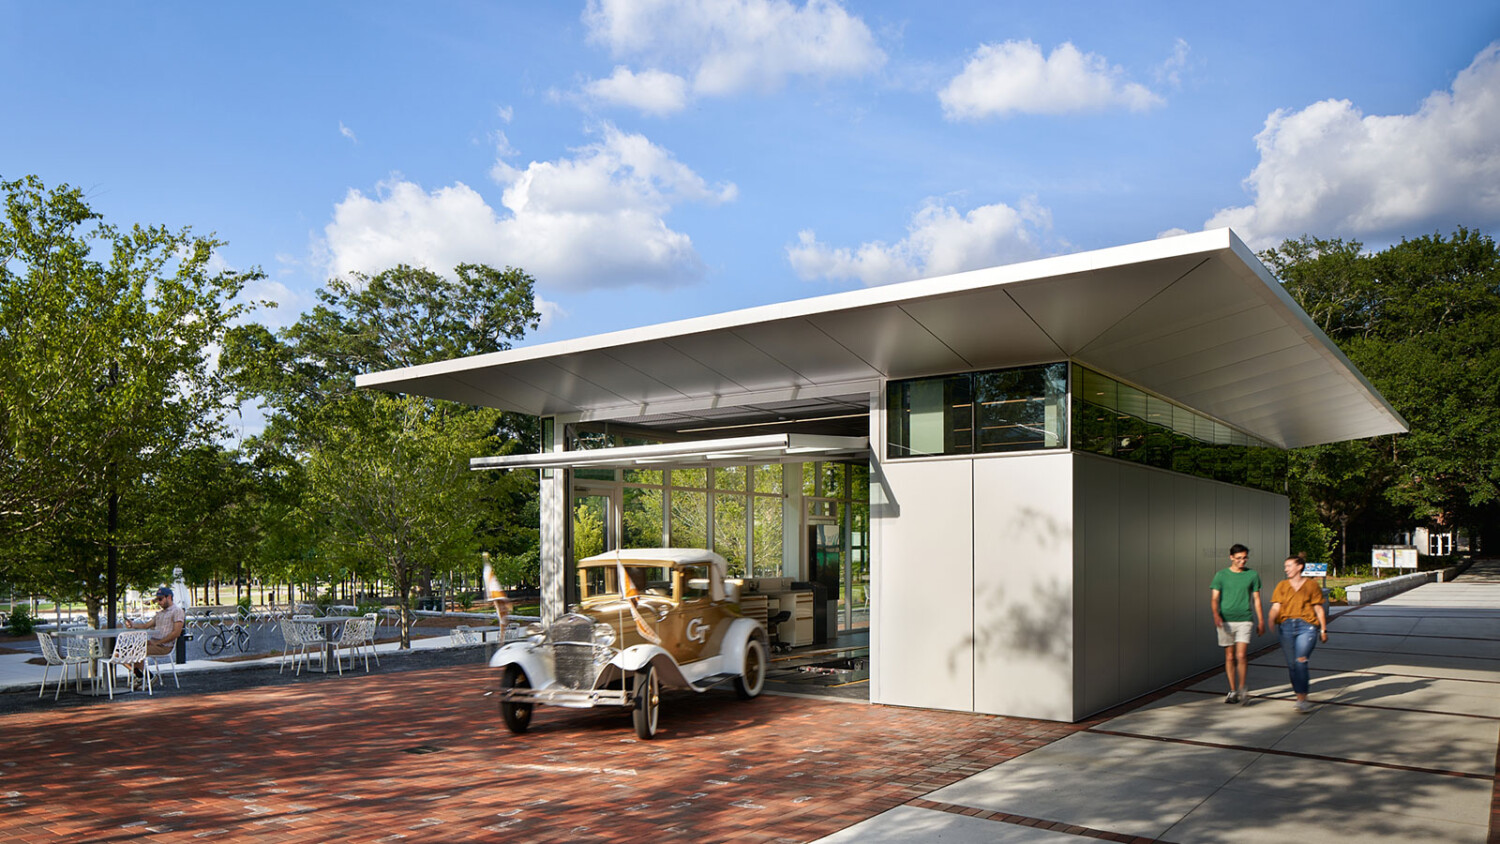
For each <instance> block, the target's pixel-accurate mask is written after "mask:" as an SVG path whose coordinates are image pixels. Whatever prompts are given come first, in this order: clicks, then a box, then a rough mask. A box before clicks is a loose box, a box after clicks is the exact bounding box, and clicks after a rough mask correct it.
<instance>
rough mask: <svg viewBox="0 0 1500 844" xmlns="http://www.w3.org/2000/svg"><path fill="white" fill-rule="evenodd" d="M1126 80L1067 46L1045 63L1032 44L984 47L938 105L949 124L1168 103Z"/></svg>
mask: <svg viewBox="0 0 1500 844" xmlns="http://www.w3.org/2000/svg"><path fill="white" fill-rule="evenodd" d="M1124 76H1125V72H1124V70H1122V69H1121V68H1119V67H1111V66H1110V65H1109V63H1108V62H1107V61H1105V59H1104V57H1103V56H1098V55H1095V54H1093V53H1081V52H1079V51H1078V48H1077V47H1074V46H1073V45H1072V44H1070V43H1067V42H1064V43H1063V44H1061V45H1059V46H1058V47H1057V49H1055V50H1053V51H1052V55H1050V56H1046V57H1044V56H1043V55H1042V48H1041V47H1039V46H1037V45H1036V44H1035V43H1033V42H1031V41H1006V42H1004V43H1001V44H981V45H980V46H979V49H977V50H975V51H974V55H972V56H970V57H969V61H968V63H967V64H965V65H964V69H963V72H962V73H960V74H959V75H958V76H955V77H954V78H953V79H952V80H951V81H950V82H949V83H948V84H947V86H946V87H944V88H943V90H941V91H939V92H938V99H939V100H940V101H941V102H942V104H943V114H944V116H946V117H947V118H948V119H949V120H977V119H980V118H984V117H995V116H1000V117H1004V116H1008V115H1011V114H1017V113H1024V114H1065V113H1068V112H1075V111H1101V110H1104V109H1109V108H1127V109H1130V110H1131V111H1144V110H1146V109H1149V108H1153V107H1155V106H1159V105H1161V104H1162V103H1163V102H1164V101H1163V100H1162V98H1161V97H1160V96H1158V95H1156V94H1154V93H1152V92H1151V91H1150V90H1149V89H1147V88H1146V87H1145V86H1143V85H1141V84H1139V83H1136V82H1127V81H1125V78H1124Z"/></svg>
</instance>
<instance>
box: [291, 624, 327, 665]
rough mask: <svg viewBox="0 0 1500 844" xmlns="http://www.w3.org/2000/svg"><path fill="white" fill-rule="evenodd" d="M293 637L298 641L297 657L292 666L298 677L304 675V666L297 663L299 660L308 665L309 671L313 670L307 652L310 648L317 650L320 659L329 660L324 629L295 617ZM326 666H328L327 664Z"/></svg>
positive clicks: (294, 658)
mask: <svg viewBox="0 0 1500 844" xmlns="http://www.w3.org/2000/svg"><path fill="white" fill-rule="evenodd" d="M292 636H293V637H294V638H295V639H296V640H297V656H296V657H293V658H292V664H293V666H294V667H295V668H296V671H295V672H294V673H296V674H298V675H300V674H301V673H302V664H300V663H298V662H297V659H298V658H300V659H301V660H302V663H305V664H307V670H309V671H311V670H312V663H311V661H310V657H309V655H308V652H307V649H308V648H316V649H317V651H318V654H319V658H320V659H326V658H327V657H326V654H325V652H324V650H323V646H324V645H326V644H328V640H327V639H325V638H324V637H323V628H321V627H319V626H318V625H316V624H313V623H311V622H309V621H304V620H302V619H299V618H296V617H293V618H292ZM324 664H325V666H326V664H327V663H324Z"/></svg>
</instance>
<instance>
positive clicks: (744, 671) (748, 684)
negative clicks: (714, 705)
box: [734, 636, 766, 700]
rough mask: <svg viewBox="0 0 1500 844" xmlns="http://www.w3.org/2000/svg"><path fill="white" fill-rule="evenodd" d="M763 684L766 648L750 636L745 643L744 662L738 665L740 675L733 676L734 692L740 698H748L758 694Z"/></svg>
mask: <svg viewBox="0 0 1500 844" xmlns="http://www.w3.org/2000/svg"><path fill="white" fill-rule="evenodd" d="M765 685H766V648H765V646H764V645H762V644H761V643H760V640H759V639H757V638H755V637H753V636H752V637H751V638H750V641H748V642H746V643H745V664H744V665H743V666H741V667H740V676H738V677H736V678H734V693H735V694H737V695H739V696H740V700H749V699H750V698H753V697H755V696H756V695H759V694H760V690H761V689H762V688H764V687H765Z"/></svg>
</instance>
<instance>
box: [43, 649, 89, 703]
mask: <svg viewBox="0 0 1500 844" xmlns="http://www.w3.org/2000/svg"><path fill="white" fill-rule="evenodd" d="M36 640H37V642H38V643H40V644H41V646H42V659H45V660H47V668H46V669H45V670H44V671H42V688H41V690H40V691H38V692H37V693H36V696H37V697H41V696H42V695H44V694H46V693H47V675H48V674H50V673H51V672H52V668H53V666H60V667H61V668H62V671H61V672H59V674H58V676H57V688H56V689H54V690H53V691H52V699H53V700H57V695H58V694H59V693H60V692H61V691H62V684H63V683H65V682H67V680H68V669H69V668H72V669H73V677H74V679H75V680H76V681H77V682H78V684H79V685H80V686H81V685H83V666H84V665H87V664H88V661H89V657H88V652H87V651H84V653H83V655H82V656H78V655H77V654H75V653H74V652H73V649H71V648H67V649H66V651H65V652H64V653H58V652H57V642H56V641H55V640H54V639H53V638H52V636H51V635H49V634H47V633H38V634H36Z"/></svg>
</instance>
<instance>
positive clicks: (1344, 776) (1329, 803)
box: [1226, 754, 1494, 825]
mask: <svg viewBox="0 0 1500 844" xmlns="http://www.w3.org/2000/svg"><path fill="white" fill-rule="evenodd" d="M1226 788H1227V789H1229V790H1232V791H1235V792H1240V793H1249V794H1253V795H1255V799H1257V800H1258V799H1260V798H1261V797H1262V796H1265V797H1274V798H1278V799H1282V800H1288V801H1294V802H1298V803H1300V804H1302V805H1303V806H1304V807H1306V808H1307V809H1308V810H1310V811H1312V812H1313V813H1315V814H1323V813H1329V814H1337V815H1340V816H1347V815H1355V814H1362V813H1365V812H1385V813H1389V814H1397V815H1408V816H1411V817H1414V818H1427V819H1431V820H1446V821H1453V822H1455V823H1461V824H1469V825H1484V824H1488V823H1489V815H1490V799H1491V797H1492V792H1493V790H1494V789H1493V784H1492V783H1491V782H1490V781H1489V780H1483V779H1474V778H1471V777H1455V776H1451V775H1447V774H1430V773H1425V772H1422V771H1402V770H1397V769H1394V768H1381V767H1377V766H1373V765H1365V764H1361V763H1355V762H1334V761H1328V760H1323V759H1299V758H1295V757H1289V756H1280V755H1269V754H1268V755H1262V756H1260V757H1258V758H1257V759H1256V760H1255V761H1254V762H1252V763H1251V764H1250V765H1248V766H1246V767H1245V769H1244V770H1242V771H1241V772H1240V773H1239V774H1238V775H1237V776H1235V778H1234V779H1233V780H1231V781H1230V782H1229V783H1228V784H1227V786H1226Z"/></svg>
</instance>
